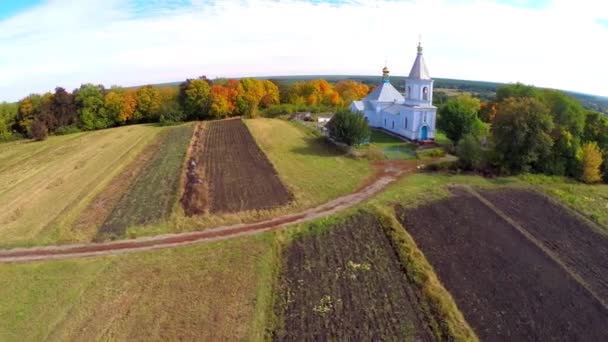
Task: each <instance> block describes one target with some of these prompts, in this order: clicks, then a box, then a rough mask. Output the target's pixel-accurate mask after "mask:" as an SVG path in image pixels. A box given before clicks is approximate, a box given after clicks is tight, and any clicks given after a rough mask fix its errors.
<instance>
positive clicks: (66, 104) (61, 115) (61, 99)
mask: <svg viewBox="0 0 608 342" xmlns="http://www.w3.org/2000/svg"><path fill="white" fill-rule="evenodd" d="M51 107H52V108H51V110H52V112H53V115H54V116H55V119H56V120H57V125H58V126H69V125H73V124H75V123H76V121H77V119H78V112H77V109H76V103H75V102H74V96H73V95H72V94H70V93H68V92H67V91H66V90H65V89H63V88H61V87H57V88H55V95H54V96H53V101H52V105H51Z"/></svg>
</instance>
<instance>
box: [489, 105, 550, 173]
mask: <svg viewBox="0 0 608 342" xmlns="http://www.w3.org/2000/svg"><path fill="white" fill-rule="evenodd" d="M553 127H554V125H553V118H552V117H551V114H549V109H548V108H547V106H545V105H544V104H543V103H542V102H541V101H540V100H538V99H534V98H513V97H511V98H507V99H506V100H504V101H502V102H501V103H500V104H499V106H498V111H497V112H496V118H495V119H494V122H493V123H492V138H493V141H494V144H495V148H496V152H497V154H498V156H499V158H500V160H501V163H502V165H503V167H505V168H506V169H508V170H510V171H513V172H519V171H529V170H531V169H534V168H536V169H537V170H538V169H539V167H538V164H539V163H542V162H543V161H544V160H546V159H547V158H548V156H549V155H550V153H551V147H552V146H553V139H552V138H551V135H550V134H551V132H552V130H553Z"/></svg>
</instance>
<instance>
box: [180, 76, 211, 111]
mask: <svg viewBox="0 0 608 342" xmlns="http://www.w3.org/2000/svg"><path fill="white" fill-rule="evenodd" d="M179 102H180V104H181V106H182V108H183V110H184V113H185V114H186V117H187V118H188V119H190V120H200V119H205V118H208V117H209V107H210V104H211V86H210V85H209V82H207V81H206V80H205V79H200V78H199V79H196V80H187V81H186V82H184V83H182V84H181V85H180V92H179Z"/></svg>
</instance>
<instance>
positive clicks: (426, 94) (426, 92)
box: [422, 87, 429, 101]
mask: <svg viewBox="0 0 608 342" xmlns="http://www.w3.org/2000/svg"><path fill="white" fill-rule="evenodd" d="M422 99H423V100H424V101H428V100H429V88H427V87H424V88H422Z"/></svg>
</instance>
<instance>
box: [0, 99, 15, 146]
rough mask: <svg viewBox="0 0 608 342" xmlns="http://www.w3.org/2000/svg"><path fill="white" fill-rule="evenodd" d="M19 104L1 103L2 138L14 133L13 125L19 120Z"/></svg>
mask: <svg viewBox="0 0 608 342" xmlns="http://www.w3.org/2000/svg"><path fill="white" fill-rule="evenodd" d="M17 107H18V106H17V104H16V103H6V102H2V103H0V140H5V139H9V138H10V137H11V136H12V135H13V126H14V125H15V124H16V122H17Z"/></svg>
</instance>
